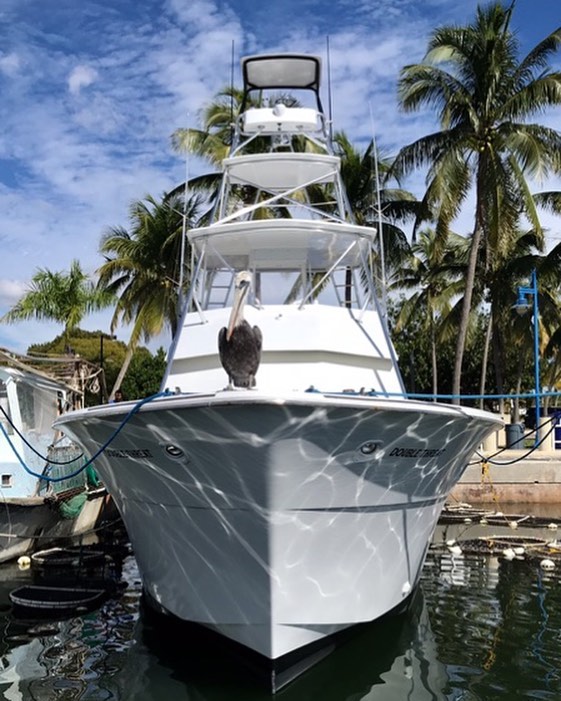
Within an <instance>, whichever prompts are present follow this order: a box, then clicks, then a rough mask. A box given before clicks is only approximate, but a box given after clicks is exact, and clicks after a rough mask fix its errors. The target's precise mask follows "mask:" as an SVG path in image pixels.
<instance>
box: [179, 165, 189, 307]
mask: <svg viewBox="0 0 561 701" xmlns="http://www.w3.org/2000/svg"><path fill="white" fill-rule="evenodd" d="M188 184H189V151H185V187H184V188H183V220H182V226H181V254H180V258H179V261H180V262H179V291H178V295H177V297H178V303H177V307H178V309H177V311H178V314H179V317H181V314H182V313H183V279H184V269H185V244H186V242H187V187H188Z"/></svg>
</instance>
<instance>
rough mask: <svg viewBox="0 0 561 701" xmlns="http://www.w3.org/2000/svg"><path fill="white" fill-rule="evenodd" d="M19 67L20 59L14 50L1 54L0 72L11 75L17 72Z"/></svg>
mask: <svg viewBox="0 0 561 701" xmlns="http://www.w3.org/2000/svg"><path fill="white" fill-rule="evenodd" d="M20 67H21V59H20V57H19V55H18V54H17V53H15V52H12V53H9V54H3V55H1V56H0V72H1V73H4V75H7V76H10V77H13V76H15V75H17V73H19V69H20Z"/></svg>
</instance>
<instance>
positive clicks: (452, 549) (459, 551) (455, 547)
mask: <svg viewBox="0 0 561 701" xmlns="http://www.w3.org/2000/svg"><path fill="white" fill-rule="evenodd" d="M448 550H449V551H450V552H451V553H452V555H461V554H462V549H461V548H460V546H459V545H449V546H448Z"/></svg>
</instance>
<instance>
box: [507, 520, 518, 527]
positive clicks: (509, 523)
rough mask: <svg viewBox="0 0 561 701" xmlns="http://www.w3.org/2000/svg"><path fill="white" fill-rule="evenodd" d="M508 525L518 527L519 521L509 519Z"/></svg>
mask: <svg viewBox="0 0 561 701" xmlns="http://www.w3.org/2000/svg"><path fill="white" fill-rule="evenodd" d="M508 525H509V526H510V527H511V528H518V521H509V522H508Z"/></svg>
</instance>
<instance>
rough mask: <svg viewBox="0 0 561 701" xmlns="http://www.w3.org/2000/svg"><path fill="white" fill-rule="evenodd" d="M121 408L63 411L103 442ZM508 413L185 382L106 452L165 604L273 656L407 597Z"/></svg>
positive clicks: (113, 487)
mask: <svg viewBox="0 0 561 701" xmlns="http://www.w3.org/2000/svg"><path fill="white" fill-rule="evenodd" d="M124 414H126V409H124V408H122V409H120V411H118V410H115V409H114V408H113V409H108V408H99V409H97V410H89V411H87V412H78V413H76V414H74V415H72V414H68V415H65V416H64V417H63V418H62V419H61V420H60V422H59V425H60V426H61V428H63V429H64V431H65V432H67V433H69V434H70V435H71V436H72V437H73V438H74V439H75V440H76V441H78V442H79V443H81V444H82V445H83V447H84V449H85V450H87V451H89V452H90V453H92V452H94V450H95V449H96V448H97V447H99V445H100V444H103V443H104V442H105V441H106V440H107V438H108V436H109V435H111V433H113V431H114V430H115V428H116V427H118V425H119V424H120V423H121V421H122V419H123V416H124ZM497 427H498V423H497V420H496V419H495V418H493V417H492V416H491V415H489V414H486V413H483V412H477V411H475V410H473V411H470V410H466V409H461V408H460V407H445V406H439V405H435V404H425V403H421V402H411V401H406V400H403V401H391V400H384V399H378V398H374V399H370V398H345V397H341V396H339V397H326V396H323V395H321V396H319V395H318V396H315V395H314V394H306V393H303V394H301V395H299V396H298V398H292V399H285V398H279V397H276V398H273V397H266V396H259V395H258V393H254V392H251V391H247V392H246V391H241V392H236V391H234V392H222V393H217V394H215V395H208V396H205V397H185V396H180V397H171V398H168V399H164V400H158V401H154V402H152V403H151V404H150V405H147V406H145V407H143V409H142V410H141V411H140V412H138V413H136V414H135V415H134V416H133V417H131V419H130V421H129V422H128V423H127V428H126V430H125V431H122V432H120V433H119V434H118V436H117V437H116V438H115V440H114V441H113V443H112V444H111V446H110V447H109V448H108V449H107V450H105V451H104V453H103V454H102V455H101V456H100V457H99V458H98V459H97V460H96V466H97V469H98V470H99V472H100V474H101V476H102V479H103V481H104V484H105V485H106V486H107V488H108V490H109V492H110V493H111V494H112V496H113V498H114V499H115V502H116V504H117V506H118V508H119V511H120V513H121V516H122V518H123V521H124V523H125V526H126V528H127V531H128V534H129V537H130V539H131V543H132V546H133V549H134V552H135V556H136V558H137V561H138V565H139V569H140V572H141V575H142V578H143V584H144V587H145V590H146V592H147V594H148V595H149V597H150V599H151V600H152V601H153V602H154V604H155V605H156V606H158V607H159V608H160V609H162V610H165V611H168V612H169V613H171V614H173V615H174V616H177V617H178V618H180V619H183V620H187V621H193V622H196V623H200V624H202V625H204V626H206V627H208V628H210V629H211V630H214V631H216V632H218V633H220V634H221V635H224V636H226V637H227V638H229V639H231V640H234V641H236V642H238V643H241V644H242V645H245V646H246V647H249V648H251V649H252V650H254V651H256V652H258V653H260V654H261V655H263V656H265V657H266V658H269V659H271V660H277V659H279V658H281V657H283V656H284V655H288V654H290V653H293V652H294V651H296V650H299V649H301V648H304V647H306V646H309V645H316V644H317V643H318V642H319V641H321V640H322V639H324V638H326V637H328V636H331V635H333V634H336V633H338V632H340V631H342V630H344V629H345V628H347V627H349V626H352V625H354V624H357V623H362V622H366V621H372V620H375V619H377V618H380V617H381V616H383V615H384V614H386V613H387V612H388V611H391V610H393V609H396V608H397V607H399V606H400V604H403V603H404V602H405V601H406V600H407V598H408V597H409V595H410V594H411V592H412V591H413V589H414V588H415V585H416V584H417V582H418V579H419V576H420V572H421V568H422V565H423V562H424V559H425V555H426V551H427V547H428V544H429V542H430V539H431V537H432V534H433V531H434V528H435V526H436V523H437V520H438V516H439V514H440V511H441V509H442V506H443V504H444V502H445V500H446V498H447V496H448V494H449V491H450V489H451V488H452V487H453V485H454V484H455V483H456V482H457V481H458V480H459V478H460V477H461V475H462V472H463V471H464V469H465V467H466V465H467V463H468V460H469V458H470V456H471V455H472V453H473V450H474V449H475V448H476V447H477V446H478V444H479V443H480V442H481V441H482V440H483V438H484V437H485V436H486V435H487V434H488V433H489V432H490V431H491V430H496V428H497Z"/></svg>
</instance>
